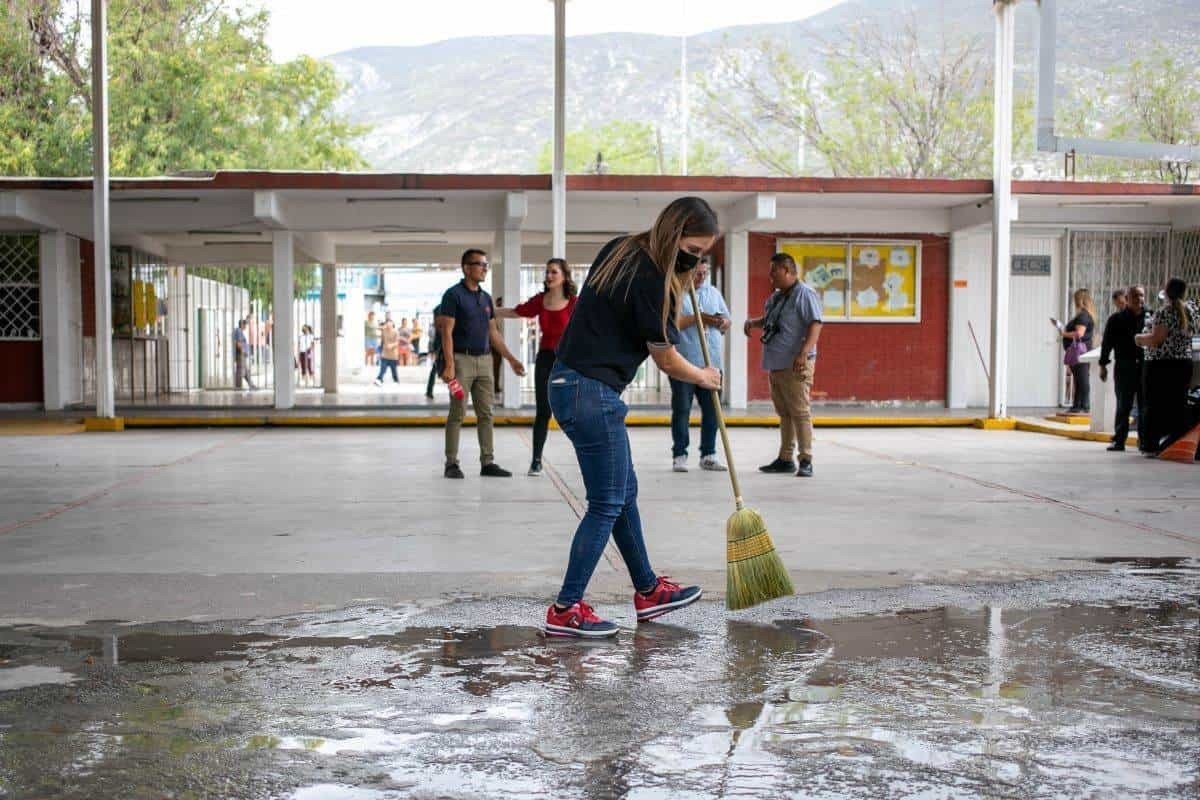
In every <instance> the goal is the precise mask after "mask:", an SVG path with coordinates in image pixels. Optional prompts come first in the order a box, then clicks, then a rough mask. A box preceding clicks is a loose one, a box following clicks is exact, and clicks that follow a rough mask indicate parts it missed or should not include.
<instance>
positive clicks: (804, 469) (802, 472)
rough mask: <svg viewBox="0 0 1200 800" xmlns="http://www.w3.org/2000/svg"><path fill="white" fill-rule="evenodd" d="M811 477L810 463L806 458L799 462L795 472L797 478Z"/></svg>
mask: <svg viewBox="0 0 1200 800" xmlns="http://www.w3.org/2000/svg"><path fill="white" fill-rule="evenodd" d="M812 475H813V469H812V462H811V461H809V460H808V459H807V458H806V459H803V460H802V461H801V462H800V467H799V468H798V469H797V470H796V477H797V478H811V477H812Z"/></svg>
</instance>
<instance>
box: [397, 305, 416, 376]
mask: <svg viewBox="0 0 1200 800" xmlns="http://www.w3.org/2000/svg"><path fill="white" fill-rule="evenodd" d="M396 334H397V335H398V336H399V337H400V366H402V367H407V366H410V365H412V364H415V363H417V361H416V359H415V358H414V357H413V350H412V328H410V327H408V317H401V318H400V327H399V328H397V329H396Z"/></svg>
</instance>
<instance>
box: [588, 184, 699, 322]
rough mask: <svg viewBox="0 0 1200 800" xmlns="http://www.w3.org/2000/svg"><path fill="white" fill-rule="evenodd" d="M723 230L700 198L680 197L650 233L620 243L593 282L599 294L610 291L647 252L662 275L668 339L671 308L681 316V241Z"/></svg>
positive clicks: (597, 269)
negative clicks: (677, 266) (678, 258)
mask: <svg viewBox="0 0 1200 800" xmlns="http://www.w3.org/2000/svg"><path fill="white" fill-rule="evenodd" d="M719 231H720V226H719V224H718V222H717V213H716V212H715V211H713V210H712V206H710V205H709V204H708V203H707V202H705V201H704V200H702V199H701V198H699V197H680V198H678V199H677V200H672V201H671V203H670V204H669V205H668V206H667V207H666V208H664V209H663V210H662V211H661V212H660V213H659V215H658V219H656V220H655V221H654V226H653V227H652V228H650V230H648V231H642V232H641V233H635V234H633V235H632V236H627V237H625V238H624V239H622V240H621V242H620V244H618V245H617V246H616V247H614V248H613V249H612V252H610V253H609V254H608V256H607V257H606V258H605V259H604V261H602V262H601V263H600V264H599V265H598V266H597V267H596V268H595V270H593V274H592V276H591V278H590V279H591V283H592V287H593V289H594V290H595V291H596V292H597V293H602V292H609V291H611V290H613V289H614V288H616V287H617V286H618V285H619V284H620V283H622V282H625V283H626V288H625V291H626V292H628V291H629V281H630V279H631V278H632V277H633V269H634V264H635V261H636V259H635V258H634V256H635V255H636V254H637V252H638V251H639V250H642V251H645V253H646V255H648V256H650V260H651V261H653V262H654V266H656V267H658V271H659V272H661V273H662V276H663V297H664V298H665V302H664V303H663V308H662V328H663V338H664V339H666V337H667V318H668V315H669V314H670V311H671V309H675V313H676V314H678V313H679V297H680V295H681V294H682V293H683V281H682V280H680V276H679V274H677V273H676V272H675V256H676V255H677V254H678V253H679V241H680V240H681V239H683V238H685V237H688V236H716V235H717V233H718V232H719Z"/></svg>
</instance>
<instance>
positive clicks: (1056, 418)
mask: <svg viewBox="0 0 1200 800" xmlns="http://www.w3.org/2000/svg"><path fill="white" fill-rule="evenodd" d="M1046 419H1047V420H1049V421H1050V422H1059V423H1062V424H1063V425H1091V424H1092V418H1091V417H1090V416H1088V415H1087V414H1051V415H1050V416H1048V417H1046Z"/></svg>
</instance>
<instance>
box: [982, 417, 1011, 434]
mask: <svg viewBox="0 0 1200 800" xmlns="http://www.w3.org/2000/svg"><path fill="white" fill-rule="evenodd" d="M975 427H976V428H979V429H980V430H982V431H1013V430H1016V429H1017V421H1016V420H1015V419H1010V418H1009V417H988V418H986V419H977V420H975Z"/></svg>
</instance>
